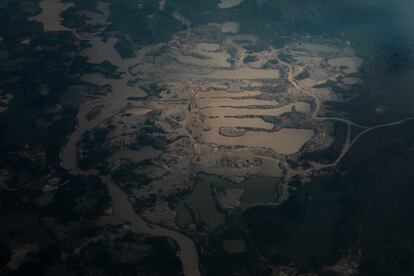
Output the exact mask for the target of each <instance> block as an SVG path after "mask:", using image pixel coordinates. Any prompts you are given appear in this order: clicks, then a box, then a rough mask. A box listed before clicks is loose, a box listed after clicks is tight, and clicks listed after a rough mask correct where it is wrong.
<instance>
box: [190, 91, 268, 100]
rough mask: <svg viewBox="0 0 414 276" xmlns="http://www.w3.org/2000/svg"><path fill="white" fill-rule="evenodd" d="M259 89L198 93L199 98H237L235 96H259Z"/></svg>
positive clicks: (260, 93)
mask: <svg viewBox="0 0 414 276" xmlns="http://www.w3.org/2000/svg"><path fill="white" fill-rule="evenodd" d="M260 95H262V92H260V91H243V92H228V91H206V92H201V93H199V94H198V96H199V97H200V98H237V97H254V96H260Z"/></svg>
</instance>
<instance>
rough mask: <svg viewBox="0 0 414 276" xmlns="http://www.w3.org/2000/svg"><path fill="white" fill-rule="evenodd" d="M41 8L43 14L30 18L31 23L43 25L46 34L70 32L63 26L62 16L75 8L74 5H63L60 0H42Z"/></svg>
mask: <svg viewBox="0 0 414 276" xmlns="http://www.w3.org/2000/svg"><path fill="white" fill-rule="evenodd" d="M39 6H40V8H41V9H42V12H41V13H40V14H39V15H36V16H33V17H30V18H29V20H30V21H38V22H40V23H42V25H43V30H44V31H46V32H58V31H69V29H67V28H65V27H63V26H62V25H61V24H62V17H61V16H60V14H61V13H62V12H64V11H66V10H67V9H69V8H70V7H73V6H74V4H73V3H62V2H61V1H59V0H42V1H41V2H40V3H39Z"/></svg>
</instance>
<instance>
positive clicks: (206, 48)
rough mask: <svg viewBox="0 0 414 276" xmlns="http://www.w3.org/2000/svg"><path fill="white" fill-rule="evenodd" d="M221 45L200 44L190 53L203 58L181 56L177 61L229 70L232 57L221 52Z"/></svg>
mask: <svg viewBox="0 0 414 276" xmlns="http://www.w3.org/2000/svg"><path fill="white" fill-rule="evenodd" d="M219 50H220V45H219V44H217V43H204V42H203V43H199V44H197V45H196V47H195V48H194V49H193V50H192V51H191V52H190V53H194V54H196V55H200V56H202V57H203V58H198V57H196V56H192V55H179V56H178V57H177V60H178V61H179V62H181V63H185V64H192V65H198V66H206V67H216V68H217V67H218V68H229V67H230V66H231V64H230V63H228V62H227V59H229V58H230V55H229V54H228V53H227V52H224V51H219Z"/></svg>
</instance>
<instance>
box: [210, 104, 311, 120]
mask: <svg viewBox="0 0 414 276" xmlns="http://www.w3.org/2000/svg"><path fill="white" fill-rule="evenodd" d="M292 108H294V109H295V110H296V111H298V112H304V113H306V112H311V105H310V104H309V103H305V102H297V103H290V104H287V105H284V106H282V107H277V108H263V109H252V108H235V107H210V108H205V109H204V110H203V113H204V114H205V115H206V116H220V117H225V116H280V115H282V114H284V113H288V112H291V111H292Z"/></svg>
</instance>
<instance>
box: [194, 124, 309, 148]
mask: <svg viewBox="0 0 414 276" xmlns="http://www.w3.org/2000/svg"><path fill="white" fill-rule="evenodd" d="M313 135H314V131H313V130H310V129H288V128H282V129H281V130H279V131H277V132H260V131H246V133H245V134H244V135H243V136H241V137H224V136H222V135H220V133H218V132H216V131H208V132H204V134H203V138H202V139H203V140H204V141H205V142H208V143H215V144H220V145H225V146H246V147H256V148H270V149H272V150H274V151H275V152H277V153H279V154H293V153H296V152H298V151H299V150H300V149H301V148H302V146H303V145H304V144H305V143H306V142H307V141H309V140H310V139H311V138H312V136H313Z"/></svg>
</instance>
